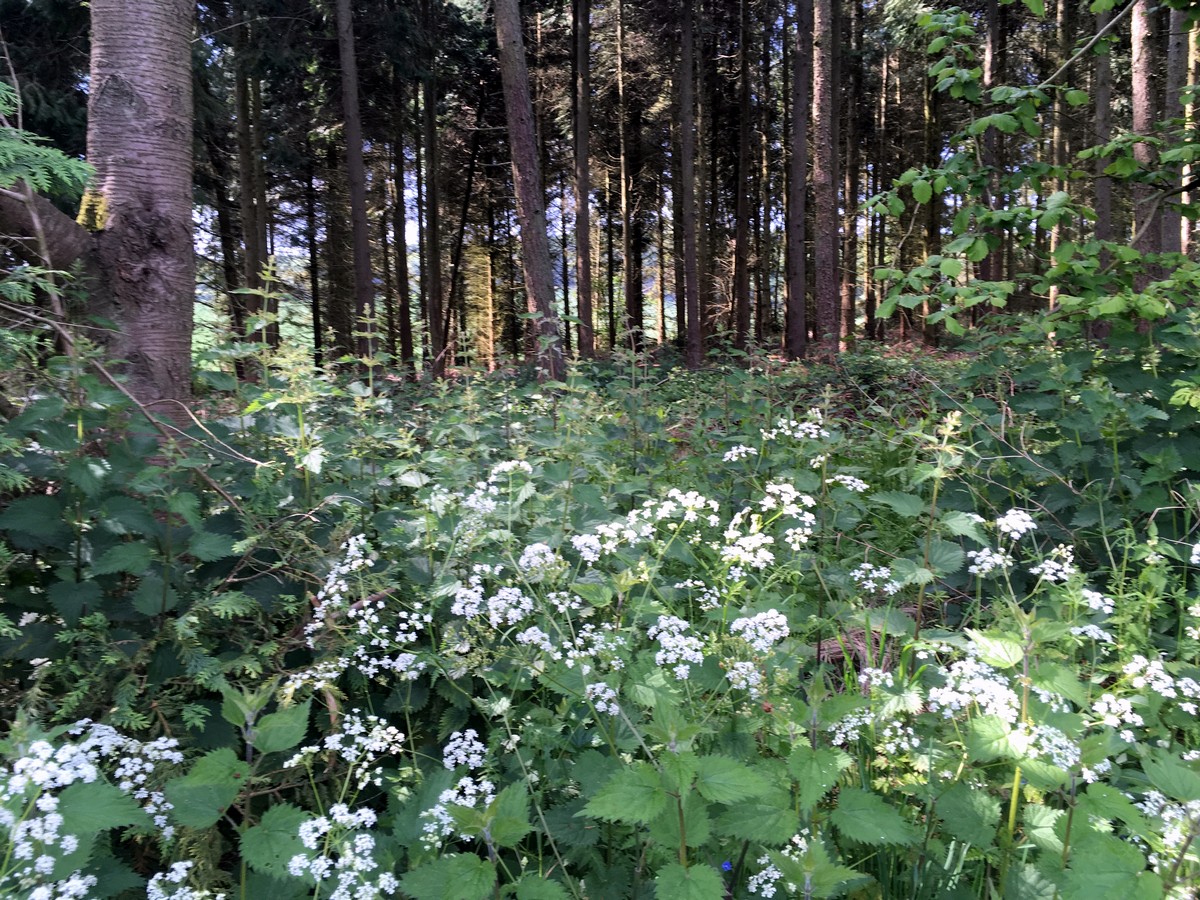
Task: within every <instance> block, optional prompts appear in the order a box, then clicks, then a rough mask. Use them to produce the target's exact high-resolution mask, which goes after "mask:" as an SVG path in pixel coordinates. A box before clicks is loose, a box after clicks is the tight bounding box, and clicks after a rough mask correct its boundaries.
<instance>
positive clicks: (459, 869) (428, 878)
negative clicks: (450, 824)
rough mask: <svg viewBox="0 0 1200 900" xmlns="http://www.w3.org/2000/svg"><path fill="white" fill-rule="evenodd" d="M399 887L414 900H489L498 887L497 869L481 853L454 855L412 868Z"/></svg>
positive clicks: (401, 880)
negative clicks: (476, 854) (481, 857)
mask: <svg viewBox="0 0 1200 900" xmlns="http://www.w3.org/2000/svg"><path fill="white" fill-rule="evenodd" d="M400 887H401V888H402V889H403V890H404V892H405V893H406V894H409V895H410V896H411V897H412V898H413V900H487V898H489V897H491V896H492V894H493V892H494V890H495V887H496V868H495V866H493V865H492V864H491V863H490V862H488V861H487V860H486V859H480V858H479V857H478V856H471V855H469V854H461V853H460V854H451V855H449V856H442V857H439V858H438V859H435V860H434V861H433V862H431V863H427V864H426V865H423V866H418V867H417V868H415V869H413V870H412V871H411V872H409V873H408V874H406V875H405V876H404V877H403V878H401V879H400Z"/></svg>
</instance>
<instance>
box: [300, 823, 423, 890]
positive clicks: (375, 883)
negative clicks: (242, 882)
mask: <svg viewBox="0 0 1200 900" xmlns="http://www.w3.org/2000/svg"><path fill="white" fill-rule="evenodd" d="M374 824H375V813H374V812H372V811H371V810H370V809H366V808H363V809H358V810H351V809H350V808H349V807H348V806H346V804H344V803H335V804H334V805H333V806H332V807H330V809H329V814H328V815H325V816H319V817H317V818H316V819H310V820H309V821H307V822H304V823H302V824H301V825H300V832H299V833H300V841H301V842H302V843H303V844H304V846H305V848H306V849H307V850H308V851H309V852H308V853H297V854H296V855H295V856H293V857H292V858H291V859H290V860H289V861H288V873H289V874H291V875H292V876H293V877H295V878H299V877H302V876H307V877H309V878H312V879H313V880H314V881H316V882H317V884H321V883H322V882H325V881H329V882H331V885H330V888H329V894H328V896H329V897H330V900H360V898H361V900H374V898H377V897H385V896H391V895H392V894H395V893H396V892H397V891H398V890H399V889H400V882H399V880H398V879H397V878H396V876H395V875H393V874H392V873H391V872H378V873H377V872H376V870H378V869H379V868H380V865H379V862H378V861H377V860H376V859H375V856H374V850H375V836H374V835H373V834H371V833H370V831H369V830H368V829H370V828H371V827H372V826H373V825H374ZM324 893H325V892H324V891H322V894H324Z"/></svg>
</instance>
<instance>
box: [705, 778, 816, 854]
mask: <svg viewBox="0 0 1200 900" xmlns="http://www.w3.org/2000/svg"><path fill="white" fill-rule="evenodd" d="M713 830H714V831H716V832H717V834H720V835H724V836H726V837H732V838H737V839H738V840H740V841H755V842H757V843H761V844H768V845H772V844H776V845H779V844H786V843H787V842H788V840H790V839H791V837H792V835H793V834H795V833H796V811H795V810H794V809H792V807H791V803H790V802H789V797H788V796H787V794H786V793H784V792H782V791H780V792H779V793H778V794H777V795H772V796H770V797H768V798H767V799H766V801H764V802H760V803H755V802H750V803H737V804H734V805H733V806H731V807H729V808H728V809H726V810H725V811H724V812H722V813H721V814H720V815H718V816H717V817H716V819H715V820H714V821H713Z"/></svg>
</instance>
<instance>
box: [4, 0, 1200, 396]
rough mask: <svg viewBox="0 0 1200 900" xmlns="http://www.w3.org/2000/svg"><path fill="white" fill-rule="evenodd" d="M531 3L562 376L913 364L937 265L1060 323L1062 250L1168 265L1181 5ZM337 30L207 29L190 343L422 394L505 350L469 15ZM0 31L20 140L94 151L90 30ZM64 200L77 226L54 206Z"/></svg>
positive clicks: (377, 5) (457, 9) (492, 188)
mask: <svg viewBox="0 0 1200 900" xmlns="http://www.w3.org/2000/svg"><path fill="white" fill-rule="evenodd" d="M522 6H523V9H522V12H523V20H524V40H525V49H526V56H527V60H528V73H529V74H528V80H529V87H530V90H531V95H532V99H533V108H534V112H535V129H536V144H537V147H536V153H537V157H538V159H537V162H538V164H539V165H540V170H541V173H542V175H543V178H542V181H543V187H544V192H545V199H546V203H547V207H546V209H547V227H548V233H549V238H550V255H551V260H550V263H551V266H552V271H553V278H554V293H555V300H554V302H555V303H556V313H557V315H558V316H560V317H561V318H562V319H563V322H564V323H565V326H566V327H564V328H563V329H562V340H563V343H564V350H565V351H566V353H567V354H568V355H572V354H577V355H581V356H590V355H592V354H593V353H594V352H604V351H606V350H611V349H613V348H614V347H633V348H638V349H640V348H641V347H643V346H646V345H655V344H668V343H676V344H678V345H679V346H680V348H681V349H684V348H685V347H686V349H687V352H688V359H689V361H690V362H691V363H692V364H693V365H694V364H697V363H698V362H699V360H700V358H701V354H702V353H703V352H704V351H705V350H707V349H709V348H712V347H714V346H717V345H722V346H732V347H734V348H737V349H740V350H744V349H747V348H750V347H759V348H768V349H770V348H780V349H782V350H783V351H785V352H786V353H787V355H789V356H791V357H793V358H795V357H799V356H801V355H803V354H804V353H805V352H806V350H807V348H808V345H810V344H812V343H816V344H821V345H824V346H825V347H826V348H827V349H830V350H836V349H837V347H839V346H841V347H845V346H846V345H848V344H850V343H852V342H853V341H855V340H859V339H872V340H888V341H891V340H905V339H913V338H916V339H920V340H923V341H926V342H928V343H930V344H936V343H937V342H938V341H939V339H940V336H941V334H942V333H943V332H944V329H945V327H946V326H945V317H946V313H945V312H944V311H943V312H941V313H939V305H940V302H941V301H943V300H944V299H945V297H946V286H945V284H943V285H942V286H941V288H940V289H939V290H934V289H932V288H931V287H930V285H929V284H927V283H925V284H923V285H922V286H920V287H919V289H918V290H917V292H916V293H913V287H912V285H907V286H906V285H905V284H904V283H903V277H902V273H907V272H909V271H911V270H913V269H914V268H918V267H920V266H922V265H923V264H927V263H928V262H929V261H930V260H932V261H933V266H934V268H935V270H936V271H937V273H938V274H939V276H940V277H942V278H944V279H945V280H946V281H948V282H950V283H951V287H952V288H956V287H963V288H964V289H965V286H967V285H969V284H972V283H974V282H978V283H979V284H983V285H995V286H998V287H994V288H991V289H983V288H975V289H974V290H975V291H976V293H977V294H979V296H981V297H983V298H984V299H985V300H986V301H987V302H988V303H990V304H992V305H1001V304H1003V305H1006V306H1008V307H1009V308H1011V309H1016V310H1034V309H1045V308H1048V307H1050V306H1052V305H1054V304H1055V303H1056V302H1057V300H1058V296H1057V295H1058V293H1059V292H1060V290H1061V287H1060V284H1059V281H1061V279H1060V280H1059V281H1055V280H1053V279H1050V280H1047V279H1045V278H1044V277H1042V276H1044V275H1045V273H1046V272H1047V271H1048V270H1049V269H1051V268H1053V267H1054V266H1055V265H1056V264H1057V263H1061V262H1062V261H1063V259H1064V253H1065V252H1066V255H1069V252H1067V251H1064V249H1063V248H1064V247H1067V248H1068V251H1069V250H1070V248H1074V247H1076V246H1077V245H1078V244H1079V242H1083V241H1086V240H1089V239H1093V238H1095V239H1100V240H1102V241H1106V240H1113V241H1118V242H1124V243H1129V242H1130V241H1132V242H1133V243H1134V246H1135V247H1136V248H1137V249H1139V250H1140V251H1142V252H1149V253H1158V252H1168V253H1169V252H1185V253H1186V252H1187V250H1188V245H1189V239H1190V233H1191V220H1190V219H1189V218H1187V217H1186V216H1184V215H1181V213H1186V212H1188V211H1189V210H1190V206H1189V203H1190V200H1191V196H1190V193H1189V190H1186V189H1184V188H1188V189H1190V187H1191V185H1190V175H1189V174H1188V172H1187V169H1188V163H1189V161H1190V155H1189V154H1188V153H1186V152H1181V151H1180V150H1179V149H1178V147H1176V149H1175V152H1174V154H1173V155H1172V153H1171V152H1162V153H1161V156H1160V155H1159V154H1160V151H1161V149H1162V148H1169V147H1171V146H1172V144H1171V141H1172V140H1173V137H1172V134H1173V132H1172V131H1171V129H1173V128H1179V127H1183V126H1187V125H1189V122H1190V119H1189V117H1190V114H1191V109H1192V103H1191V96H1192V95H1191V94H1190V93H1189V92H1188V91H1186V90H1184V86H1185V85H1187V84H1189V83H1194V82H1196V81H1200V77H1197V74H1198V71H1197V70H1198V68H1200V54H1198V52H1197V51H1198V44H1197V40H1196V30H1195V29H1194V28H1193V27H1192V24H1191V22H1190V19H1189V16H1188V13H1187V12H1186V11H1185V10H1176V9H1168V8H1167V7H1165V6H1161V7H1159V6H1153V5H1152V4H1150V3H1148V2H1146V0H1139V2H1137V3H1134V4H1131V5H1130V6H1129V7H1125V8H1123V9H1121V10H1119V11H1116V12H1115V13H1114V11H1113V10H1111V9H1109V8H1108V7H1111V6H1112V4H1110V3H1108V2H1104V0H1101V2H1098V3H1093V4H1091V6H1090V7H1089V6H1087V5H1081V4H1078V3H1075V2H1070V0H1063V2H1060V3H1058V4H1056V5H1052V6H1051V7H1050V8H1048V9H1047V8H1045V7H1044V6H1043V5H1042V0H1027V2H1025V3H1024V4H1019V3H1009V4H1002V3H999V2H997V0H984V2H978V3H967V4H964V5H963V7H962V8H961V10H958V9H955V10H953V11H948V10H945V9H940V8H939V7H940V5H934V6H929V5H927V4H923V3H919V2H912V0H885V2H871V3H864V2H858V0H853V2H851V0H816V2H815V4H813V3H812V2H810V0H800V2H797V3H791V2H784V0H740V2H738V0H716V2H712V0H709V2H698V3H692V2H678V0H611V2H587V0H575V2H573V3H562V2H545V3H534V2H527V3H525V4H523V5H522ZM1131 11H1132V13H1133V14H1132V15H1130V14H1129V13H1130V12H1131ZM352 19H353V28H354V31H353V40H352V42H351V45H350V47H349V55H347V51H346V46H345V44H344V43H343V45H342V46H339V41H338V34H337V27H336V21H337V16H336V10H335V9H333V8H331V7H329V6H327V5H326V4H323V3H313V2H310V0H303V2H295V0H234V2H230V3H201V4H199V5H198V6H197V22H196V32H195V38H194V40H193V41H192V63H193V76H194V79H193V80H194V84H193V89H194V110H195V130H194V154H195V170H194V171H195V179H194V187H195V204H196V205H195V209H196V223H197V247H198V248H199V258H198V268H197V278H198V294H197V296H198V299H199V303H200V305H199V307H198V308H197V309H198V312H197V326H198V327H197V331H196V335H195V338H196V340H195V346H196V347H198V348H211V347H212V346H214V345H217V344H220V343H222V342H223V341H225V340H227V339H228V338H231V337H232V338H234V339H238V340H240V339H244V338H247V337H250V338H253V339H255V340H261V341H266V342H267V343H268V344H270V345H272V346H275V347H277V346H279V344H280V342H281V341H282V340H285V339H287V340H300V339H303V340H304V341H307V342H309V343H310V344H311V347H312V354H313V357H314V359H315V360H316V361H317V362H321V361H330V360H337V359H339V358H342V357H345V356H347V355H351V354H356V353H358V354H362V353H367V352H376V351H378V350H382V351H386V353H387V354H389V355H390V358H391V359H392V360H393V361H394V362H395V364H396V366H397V367H404V368H407V369H409V370H410V371H421V370H427V371H433V372H435V373H441V372H443V371H444V370H445V369H446V368H447V367H448V366H461V365H473V366H482V367H486V368H489V369H490V368H493V367H495V366H498V365H502V364H505V363H506V362H507V361H510V360H513V359H518V358H521V357H524V356H525V355H526V354H527V353H528V352H530V350H531V348H532V345H533V328H532V325H531V322H530V318H531V316H530V315H529V308H530V307H529V305H528V303H527V293H526V289H525V283H524V282H525V278H526V275H525V272H524V270H523V268H522V265H521V261H520V254H519V243H518V242H519V237H520V234H519V228H518V226H517V214H516V205H515V201H514V185H513V175H512V173H513V168H512V158H511V150H510V143H509V140H508V129H507V126H506V119H505V110H504V97H503V91H502V88H501V79H500V77H499V71H498V67H497V53H496V37H495V29H494V26H493V23H492V19H491V9H490V5H487V6H485V5H483V4H480V3H478V2H474V0H461V2H443V0H387V2H361V3H356V4H354V8H353V10H352ZM0 27H2V28H3V33H4V36H5V39H6V41H7V45H8V52H9V56H10V58H11V70H12V71H11V74H12V75H13V76H15V78H16V81H17V84H18V86H19V88H20V92H21V95H22V98H23V115H24V126H25V128H26V129H28V130H29V131H32V132H34V133H37V134H42V135H45V136H47V137H48V138H49V139H50V140H51V141H52V142H53V144H54V145H55V146H58V147H60V148H62V149H64V150H65V151H67V152H68V153H70V154H72V155H76V156H82V155H84V151H85V134H86V127H87V123H86V117H87V110H86V107H87V95H86V92H87V86H88V72H89V62H88V61H89V49H90V48H89V21H88V10H87V9H86V8H84V7H82V6H80V5H79V4H76V3H71V2H64V0H34V2H26V0H6V2H4V3H3V4H0ZM1097 35H1102V38H1101V39H1099V40H1096V39H1095V38H1096V36H1097ZM934 39H936V43H935V44H934V45H933V46H932V47H931V46H930V41H931V40H934ZM347 82H352V83H353V84H354V85H355V87H356V95H357V96H356V99H355V101H354V103H355V104H356V106H357V108H356V109H347V108H346V102H347V101H346V98H347V97H348V96H349V95H348V94H347V92H346V84H347ZM1001 86H1011V87H1010V88H1007V89H1006V90H1007V93H1005V91H1004V90H999V89H1000V88H1001ZM1022 109H1024V111H1025V115H1024V117H1023V116H1022V114H1021V110H1022ZM1014 113H1015V115H1014ZM1130 134H1132V135H1134V137H1132V138H1130V137H1124V138H1123V137H1122V136H1126V135H1130ZM1136 135H1143V136H1146V140H1140V139H1138V138H1137V137H1136ZM360 136H361V137H360ZM1114 138H1116V141H1115V142H1114ZM1122 139H1123V140H1124V143H1121V140H1122ZM1110 142H1114V143H1110ZM360 144H361V147H362V163H361V165H362V170H361V175H356V174H355V169H354V163H353V160H352V157H353V155H354V154H348V149H349V148H350V147H351V146H358V145H360ZM1106 145H1107V147H1106V149H1105V151H1104V152H1090V151H1088V148H1092V147H1095V146H1100V147H1105V146H1106ZM1114 148H1115V149H1114ZM1184 150H1186V147H1185V148H1184ZM1082 151H1087V152H1084V153H1083V156H1080V153H1081V152H1082ZM967 164H970V166H971V168H970V171H967V169H966V168H965V166H966V165H967ZM521 165H524V162H523V161H520V160H518V168H520V166H521ZM906 172H907V173H908V175H907V176H904V173H906ZM914 172H915V174H914ZM921 173H925V174H921ZM956 173H957V176H959V177H957V178H956ZM902 176H903V177H902ZM897 179H900V180H899V181H898V180H897ZM1068 189H1069V193H1070V196H1071V197H1072V199H1073V201H1074V204H1073V205H1069V206H1068V205H1067V203H1066V198H1067V194H1066V193H1065V191H1067V190H1068ZM58 200H59V205H60V207H61V208H63V209H65V210H68V211H70V212H71V213H72V214H74V212H75V208H74V207H73V206H72V203H73V202H74V201H77V200H78V198H70V197H60V198H58ZM1016 206H1022V207H1024V208H1025V209H1026V210H1027V211H1028V214H1026V215H1024V216H1021V215H1017V214H1008V213H1006V210H1010V209H1012V208H1013V207H1016ZM360 210H361V212H360ZM964 238H965V243H964ZM1099 258H1100V259H1101V262H1104V259H1103V256H1102V255H1101V257H1099ZM356 266H358V267H360V271H359V273H358V274H356ZM268 272H269V273H272V274H271V275H270V276H269V282H264V280H263V279H264V273H268ZM1147 272H1149V273H1150V274H1153V273H1152V272H1151V271H1150V269H1147ZM363 273H365V274H363ZM356 279H357V280H356ZM1143 286H1144V284H1143ZM689 291H691V292H693V293H694V298H693V300H692V302H693V303H694V309H693V310H691V312H690V313H689V308H688V303H687V302H685V298H688V297H689ZM889 291H890V292H891V294H892V296H893V298H895V297H896V296H897V294H898V292H899V294H900V295H901V302H900V303H899V304H896V303H895V302H893V303H892V304H890V305H889V306H885V303H886V301H887V298H888V296H889ZM906 291H907V295H905V292H906ZM981 291H982V293H980V292H981ZM989 291H990V292H989ZM922 295H923V296H922ZM985 305H986V304H985ZM881 307H885V310H886V311H888V312H889V313H890V314H889V315H887V316H880V315H879V314H878V311H879V309H880V308H881ZM980 308H982V307H973V309H972V313H971V316H970V319H971V320H974V319H975V318H977V316H978V314H979V309H980ZM939 319H940V320H941V321H940V322H939ZM689 321H690V322H691V323H692V327H693V329H694V331H693V334H692V337H691V343H690V345H689V344H688V341H687V335H688V330H689ZM963 321H967V320H965V319H958V318H952V319H951V321H950V322H949V324H950V326H951V327H952V328H953V329H954V330H958V328H959V327H960V326H961V324H962V322H963ZM376 337H377V338H378V345H375V344H374V343H373V341H374V340H375V338H376ZM239 372H241V373H242V374H245V367H244V366H243V365H240V366H239Z"/></svg>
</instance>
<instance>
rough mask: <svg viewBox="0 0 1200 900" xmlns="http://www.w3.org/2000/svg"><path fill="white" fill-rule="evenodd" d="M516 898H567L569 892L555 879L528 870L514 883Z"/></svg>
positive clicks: (546, 899) (548, 899)
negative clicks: (527, 872) (526, 873)
mask: <svg viewBox="0 0 1200 900" xmlns="http://www.w3.org/2000/svg"><path fill="white" fill-rule="evenodd" d="M516 889H517V890H516V897H517V900H567V898H568V897H569V896H570V894H568V893H567V889H566V888H565V887H563V886H562V885H561V884H560V883H559V882H557V881H551V880H550V879H549V878H545V877H543V876H541V875H537V874H534V873H533V872H530V873H529V874H528V875H522V876H521V880H520V881H518V882H517V883H516Z"/></svg>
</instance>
